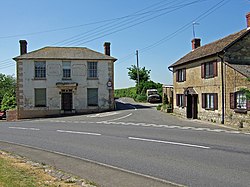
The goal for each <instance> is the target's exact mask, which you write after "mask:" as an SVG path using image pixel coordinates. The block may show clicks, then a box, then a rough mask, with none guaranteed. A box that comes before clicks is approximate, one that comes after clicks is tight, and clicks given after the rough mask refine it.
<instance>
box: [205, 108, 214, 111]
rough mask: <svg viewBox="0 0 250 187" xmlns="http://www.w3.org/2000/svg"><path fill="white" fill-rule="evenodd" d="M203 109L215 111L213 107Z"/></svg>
mask: <svg viewBox="0 0 250 187" xmlns="http://www.w3.org/2000/svg"><path fill="white" fill-rule="evenodd" d="M205 110H210V111H215V109H214V108H205Z"/></svg>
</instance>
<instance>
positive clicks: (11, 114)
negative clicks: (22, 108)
mask: <svg viewBox="0 0 250 187" xmlns="http://www.w3.org/2000/svg"><path fill="white" fill-rule="evenodd" d="M6 120H7V121H16V120H17V110H7V111H6Z"/></svg>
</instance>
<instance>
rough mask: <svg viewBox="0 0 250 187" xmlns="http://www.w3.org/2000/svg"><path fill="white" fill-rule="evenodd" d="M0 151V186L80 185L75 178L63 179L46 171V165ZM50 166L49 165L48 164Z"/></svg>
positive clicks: (42, 186)
mask: <svg viewBox="0 0 250 187" xmlns="http://www.w3.org/2000/svg"><path fill="white" fill-rule="evenodd" d="M30 163H32V162H31V161H27V160H25V159H24V158H22V157H18V156H13V155H11V154H9V153H5V152H3V151H0V186H3V187H13V186H18V187H45V186H46V187H58V186H60V187H69V186H70V187H79V186H87V183H85V184H86V185H83V183H81V184H77V183H76V182H75V181H74V180H71V179H70V180H61V179H58V178H56V177H53V176H51V175H49V174H48V173H46V172H45V170H46V169H44V165H43V166H40V165H39V164H38V163H35V164H34V163H33V165H32V164H30ZM46 167H47V168H49V166H46ZM47 170H50V169H47ZM69 181H70V182H69Z"/></svg>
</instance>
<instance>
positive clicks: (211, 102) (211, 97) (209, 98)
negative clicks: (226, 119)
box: [202, 93, 218, 110]
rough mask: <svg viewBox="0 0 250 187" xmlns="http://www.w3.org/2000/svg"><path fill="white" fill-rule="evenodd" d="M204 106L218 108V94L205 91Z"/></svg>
mask: <svg viewBox="0 0 250 187" xmlns="http://www.w3.org/2000/svg"><path fill="white" fill-rule="evenodd" d="M202 108H205V109H208V110H217V109H218V94H217V93H203V94H202Z"/></svg>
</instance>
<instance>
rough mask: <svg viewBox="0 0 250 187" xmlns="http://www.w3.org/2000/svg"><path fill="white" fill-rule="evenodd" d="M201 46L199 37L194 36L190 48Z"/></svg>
mask: <svg viewBox="0 0 250 187" xmlns="http://www.w3.org/2000/svg"><path fill="white" fill-rule="evenodd" d="M200 46H201V39H200V38H194V39H193V40H192V50H195V49H196V48H197V47H200Z"/></svg>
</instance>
